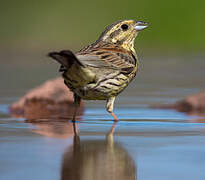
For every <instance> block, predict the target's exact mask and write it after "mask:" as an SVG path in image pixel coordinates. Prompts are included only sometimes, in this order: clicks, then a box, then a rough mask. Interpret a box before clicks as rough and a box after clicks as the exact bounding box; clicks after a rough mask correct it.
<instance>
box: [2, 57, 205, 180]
mask: <svg viewBox="0 0 205 180" xmlns="http://www.w3.org/2000/svg"><path fill="white" fill-rule="evenodd" d="M42 64H43V63H42ZM42 64H41V66H40V65H39V66H37V65H34V67H33V68H32V70H31V71H30V70H28V69H29V68H28V67H30V65H22V66H21V67H20V66H19V67H18V66H16V65H15V64H14V65H13V66H10V67H8V66H7V65H5V67H4V68H2V67H0V70H1V77H0V78H1V82H3V83H4V86H3V87H1V89H0V102H1V105H0V159H1V161H0V177H1V178H0V179H2V180H13V179H31V180H34V179H35V180H36V179H49V180H58V179H71V180H72V179H76V180H77V179H84V180H87V179H89V180H94V179H118V180H120V179H139V180H143V179H145V180H147V179H151V180H155V179H156V180H164V179H166V180H173V179H180V180H181V179H197V180H204V178H205V156H204V152H205V125H204V122H205V117H204V116H200V115H196V114H194V115H192V114H189V115H188V114H185V113H180V112H176V111H175V110H160V109H150V108H149V106H150V105H153V104H157V103H172V102H175V101H177V100H179V99H181V98H183V97H185V96H186V95H188V94H192V93H197V92H200V91H201V90H203V89H205V83H204V79H203V78H202V77H204V75H205V73H204V64H205V63H204V61H203V59H202V58H199V57H192V58H191V59H189V61H188V60H187V58H186V57H179V58H178V59H177V58H170V59H166V60H162V59H157V58H152V59H149V58H147V59H145V61H144V63H143V67H142V68H141V69H142V70H141V72H140V74H139V75H138V77H137V78H136V79H135V80H134V82H133V83H132V84H131V85H130V86H129V87H128V88H127V89H126V91H125V92H123V93H122V94H121V95H120V96H119V97H118V98H117V101H116V108H115V113H116V115H117V116H118V117H119V119H120V121H119V122H118V123H117V124H114V123H113V121H112V117H111V116H110V115H109V114H108V113H107V112H106V111H105V109H104V102H99V101H97V102H95V101H91V102H88V103H86V104H85V111H84V114H83V116H81V117H79V118H78V121H77V123H76V129H77V132H78V135H75V136H74V133H73V124H72V123H71V122H70V121H69V120H64V121H62V120H58V119H44V120H36V121H33V122H32V123H26V122H25V119H23V118H22V119H17V118H14V117H11V115H9V110H8V107H9V104H11V103H12V102H14V101H15V100H17V99H18V98H19V97H21V96H22V95H23V94H24V93H25V92H26V91H27V90H28V89H30V88H31V87H34V86H35V85H37V84H39V83H40V82H43V81H44V80H45V79H46V78H51V77H52V76H55V75H56V74H57V73H54V72H55V71H56V64H52V65H48V64H47V65H46V66H44V65H42ZM8 69H10V70H12V71H11V72H12V73H11V76H6V74H7V72H8ZM17 69H18V71H17ZM19 69H20V71H19ZM37 71H38V73H36V72H37ZM50 71H53V74H49V72H50ZM29 73H30V74H29ZM16 74H18V76H16ZM25 74H29V76H28V77H27V78H25ZM14 77H15V78H14ZM112 132H113V133H112Z"/></svg>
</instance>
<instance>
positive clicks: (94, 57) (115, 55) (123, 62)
mask: <svg viewBox="0 0 205 180" xmlns="http://www.w3.org/2000/svg"><path fill="white" fill-rule="evenodd" d="M76 57H77V59H78V60H79V61H80V62H81V63H82V64H85V65H87V66H92V67H98V68H103V67H104V68H111V69H117V70H120V71H125V72H128V73H129V72H131V71H132V70H133V68H134V67H135V65H136V63H137V62H136V61H137V59H136V56H135V55H133V54H132V53H130V52H127V51H126V50H124V49H122V48H120V47H112V46H105V45H104V46H102V45H101V46H97V47H96V46H93V47H90V48H85V49H83V50H81V51H79V52H78V53H76Z"/></svg>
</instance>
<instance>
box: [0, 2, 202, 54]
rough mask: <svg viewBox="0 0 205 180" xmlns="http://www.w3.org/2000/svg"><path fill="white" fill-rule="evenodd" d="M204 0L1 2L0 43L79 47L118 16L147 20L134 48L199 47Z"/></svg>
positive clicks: (92, 38)
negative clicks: (147, 24) (148, 25)
mask: <svg viewBox="0 0 205 180" xmlns="http://www.w3.org/2000/svg"><path fill="white" fill-rule="evenodd" d="M204 9H205V1H204V0H195V1H193V0H170V1H165V0H130V1H122V0H112V1H111V0H104V1H96V0H85V1H77V0H76V1H71V0H59V1H57V0H35V1H34V0H33V1H32V0H3V1H2V0H1V6H0V20H1V28H0V36H1V37H0V40H1V41H0V46H1V47H4V48H6V49H10V48H14V49H16V48H18V49H21V50H26V49H43V48H49V47H50V48H51V49H52V48H53V49H55V48H66V47H67V48H71V49H75V50H77V49H78V48H80V47H82V46H84V45H87V44H88V43H91V42H93V41H95V40H96V39H97V37H98V36H99V35H100V33H101V32H102V31H103V30H104V28H105V26H107V25H109V24H110V23H112V22H114V21H116V20H119V19H136V20H143V21H147V22H149V23H150V28H149V29H147V30H145V31H146V32H145V31H144V32H143V33H141V34H140V36H139V37H138V39H137V41H136V46H137V47H140V48H141V47H143V48H146V50H148V51H150V52H155V51H156V52H157V51H159V52H161V51H162V49H163V51H165V52H166V51H167V50H169V51H170V50H171V51H172V50H173V52H174V51H178V52H179V51H186V50H187V51H194V52H195V51H197V52H199V51H200V52H201V51H203V50H204V46H205V35H204V32H205V23H204V18H205V11H204Z"/></svg>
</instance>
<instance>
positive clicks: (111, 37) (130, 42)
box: [97, 20, 148, 52]
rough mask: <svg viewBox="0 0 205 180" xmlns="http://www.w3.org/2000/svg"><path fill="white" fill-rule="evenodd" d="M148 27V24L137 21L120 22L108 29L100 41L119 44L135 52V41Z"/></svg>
mask: <svg viewBox="0 0 205 180" xmlns="http://www.w3.org/2000/svg"><path fill="white" fill-rule="evenodd" d="M147 27H148V23H145V22H143V21H135V20H124V21H122V20H120V21H117V22H114V23H113V24H111V25H109V26H107V27H106V29H105V31H104V32H103V33H102V34H101V36H100V37H99V39H98V40H97V41H98V42H99V41H104V42H108V43H114V44H117V45H119V46H121V47H123V48H124V49H126V50H128V51H130V50H131V51H134V52H135V50H134V40H135V38H136V36H137V34H138V33H139V31H141V30H143V29H145V28H147Z"/></svg>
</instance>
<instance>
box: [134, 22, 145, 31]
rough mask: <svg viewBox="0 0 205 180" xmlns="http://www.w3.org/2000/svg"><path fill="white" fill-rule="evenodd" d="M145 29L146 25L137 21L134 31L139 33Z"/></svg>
mask: <svg viewBox="0 0 205 180" xmlns="http://www.w3.org/2000/svg"><path fill="white" fill-rule="evenodd" d="M147 27H148V23H146V22H143V21H137V22H136V25H135V27H134V29H135V30H137V31H141V30H143V29H145V28H147Z"/></svg>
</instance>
